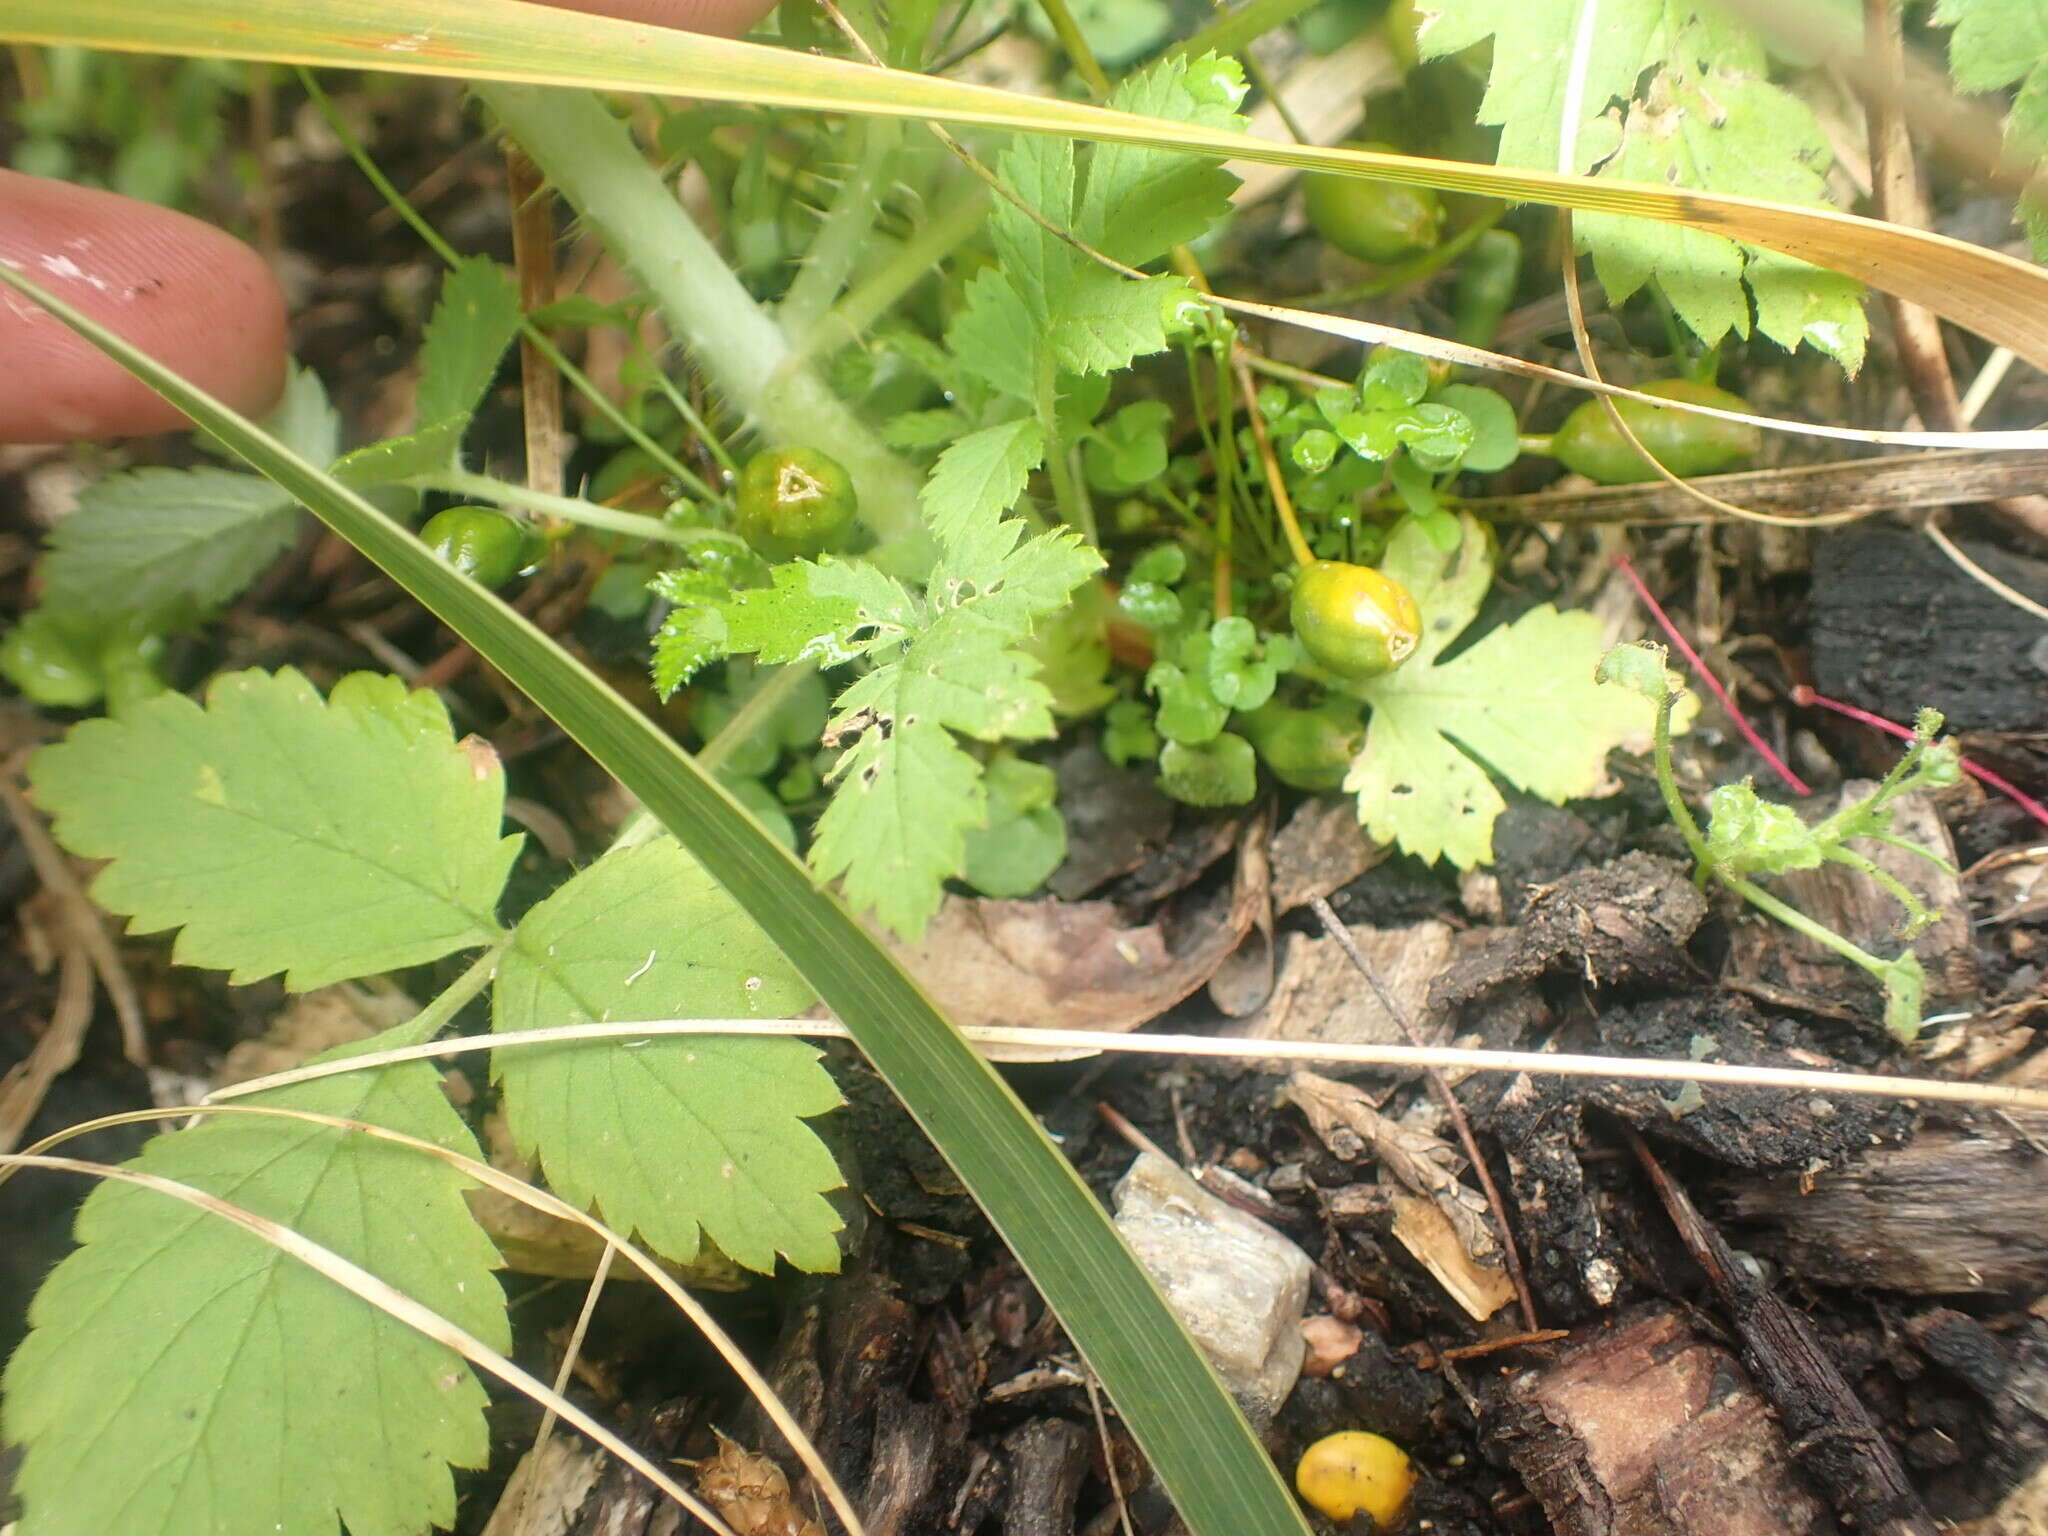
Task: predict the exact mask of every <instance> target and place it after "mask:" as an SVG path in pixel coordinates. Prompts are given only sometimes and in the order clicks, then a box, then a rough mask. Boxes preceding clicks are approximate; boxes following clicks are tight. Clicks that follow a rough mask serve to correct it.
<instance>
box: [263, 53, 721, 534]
mask: <svg viewBox="0 0 2048 1536" xmlns="http://www.w3.org/2000/svg"><path fill="white" fill-rule="evenodd" d="M299 83H300V84H301V85H303V86H304V87H305V90H306V96H307V99H308V100H310V101H311V102H312V103H313V104H314V105H315V106H316V107H318V108H319V109H320V113H321V115H322V116H323V117H325V118H326V119H327V126H328V127H329V128H331V129H333V130H334V134H335V137H336V138H338V139H339V140H340V141H341V147H342V148H343V150H345V151H346V152H347V154H348V157H349V159H351V160H353V161H354V162H355V166H356V169H357V170H359V171H361V172H362V174H363V179H364V180H365V181H367V182H369V184H370V186H371V187H372V188H373V189H374V190H375V191H376V193H377V195H378V196H379V197H381V198H383V199H384V201H385V203H386V205H387V206H389V207H390V209H391V210H392V212H394V213H396V214H397V215H398V216H399V218H401V219H402V220H404V221H405V223H406V225H407V226H408V227H409V228H410V229H411V230H412V232H413V233H414V234H416V235H418V236H419V237H420V240H421V242H422V243H424V244H425V246H426V247H427V249H428V250H430V251H432V252H433V253H434V254H435V255H436V256H438V257H440V258H441V260H442V261H443V262H445V263H446V264H447V265H448V266H451V267H452V266H454V265H455V264H456V263H457V262H458V261H460V260H461V259H462V258H461V256H460V255H459V254H458V253H457V251H456V249H455V247H454V246H452V245H450V244H449V243H448V242H447V241H446V240H443V239H442V238H441V232H440V231H439V230H438V229H436V228H434V226H433V225H432V224H430V223H428V222H427V220H426V217H425V215H423V214H422V213H421V212H420V211H419V210H418V209H417V208H415V207H413V205H412V203H411V202H410V201H409V200H408V199H407V198H406V195H405V194H404V193H403V192H401V191H399V190H398V187H397V185H396V184H395V183H393V181H392V180H391V178H390V177H388V176H386V175H385V174H384V169H383V167H382V166H380V165H378V164H377V162H376V161H375V160H374V159H373V158H371V155H370V152H369V150H368V149H366V148H364V146H363V143H362V141H361V140H360V139H358V138H357V137H356V136H355V134H354V133H352V132H351V131H350V130H349V126H348V122H347V120H346V119H345V118H343V117H342V115H341V114H340V113H339V112H338V111H336V110H335V107H334V103H333V102H332V101H330V100H329V99H328V97H327V93H326V92H325V91H323V90H321V88H320V82H319V80H318V79H317V78H316V77H315V76H314V74H313V71H311V70H310V69H301V70H300V71H299ZM519 332H520V334H521V335H522V336H524V337H525V338H526V340H527V341H529V342H531V343H532V344H533V346H534V348H535V350H536V351H538V352H539V353H540V355H541V356H542V357H544V358H546V359H547V362H548V366H549V367H550V368H553V369H554V370H555V371H556V372H557V373H559V374H561V375H562V377H563V378H565V379H567V380H568V381H569V384H570V387H571V388H573V389H574V390H575V391H576V392H577V393H578V394H579V395H581V396H583V398H584V399H585V400H587V401H589V402H590V406H591V409H593V410H594V411H596V412H597V413H598V414H599V415H600V416H602V417H604V419H605V420H606V421H608V422H610V423H611V424H612V426H613V427H615V428H616V429H617V430H618V432H619V433H620V435H622V436H623V437H624V438H625V439H626V440H627V441H628V442H630V443H631V444H633V446H634V447H636V448H638V449H639V450H640V451H641V452H642V453H644V454H646V455H647V456H648V457H649V458H651V459H653V460H654V462H655V463H657V464H659V465H660V466H661V467H662V468H663V469H665V470H667V471H668V472H669V473H670V474H672V475H674V476H675V477H676V478H677V479H678V480H680V481H681V482H682V483H683V484H684V485H686V486H688V487H689V488H690V489H692V490H694V491H696V492H697V494H699V495H700V496H704V497H706V498H707V499H709V498H714V497H715V496H716V494H717V493H716V492H714V491H713V490H712V489H711V487H710V486H708V485H706V484H705V483H704V482H703V481H702V480H700V479H699V478H698V477H697V476H696V475H695V474H694V473H692V472H691V470H690V468H689V467H688V466H687V465H685V464H684V463H683V462H682V461H681V460H680V459H678V458H676V456H675V455H674V454H672V453H670V452H669V451H668V450H667V449H666V448H664V447H662V446H661V444H660V443H657V442H656V441H655V440H654V439H653V438H652V437H650V436H648V435H647V433H645V432H643V431H642V430H641V429H640V428H639V426H638V425H636V424H635V423H634V422H633V421H632V420H631V418H629V417H628V416H627V415H626V413H625V412H623V411H621V410H620V409H619V408H618V406H616V405H614V404H613V403H612V400H611V397H610V396H609V395H607V394H605V392H604V391H603V390H601V389H599V388H598V387H597V386H596V385H595V384H593V383H592V382H591V381H590V378H589V376H588V375H587V374H585V373H584V372H583V370H582V369H580V368H578V367H577V366H576V365H575V364H574V363H572V362H570V361H569V359H568V358H567V357H565V356H563V354H562V350H561V348H559V347H557V346H556V345H555V344H554V342H553V341H552V340H551V339H550V338H549V337H548V335H547V333H546V332H544V331H542V330H541V328H540V327H539V326H537V325H535V324H534V323H533V322H532V321H531V320H527V319H524V318H522V319H521V320H520V322H519Z"/></svg>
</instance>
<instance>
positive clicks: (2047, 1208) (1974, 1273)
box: [1727, 1128, 2048, 1296]
mask: <svg viewBox="0 0 2048 1536" xmlns="http://www.w3.org/2000/svg"><path fill="white" fill-rule="evenodd" d="M1727 1209H1728V1211H1729V1214H1730V1215H1731V1216H1733V1217H1735V1218H1737V1219H1739V1220H1741V1221H1744V1222H1753V1223H1761V1224H1763V1225H1764V1227H1765V1228H1767V1231H1766V1232H1764V1233H1763V1234H1760V1235H1758V1236H1756V1237H1754V1238H1746V1239H1745V1241H1749V1242H1753V1243H1754V1245H1755V1246H1756V1247H1757V1248H1759V1249H1760V1250H1761V1251H1763V1252H1765V1253H1768V1254H1770V1255H1771V1256H1772V1257H1774V1258H1778V1259H1782V1260H1783V1261H1784V1262H1785V1263H1786V1264H1787V1265H1789V1266H1790V1267H1792V1268H1793V1269H1795V1270H1797V1271H1798V1272H1799V1273H1800V1274H1802V1275H1805V1276H1808V1277H1810V1278H1812V1279H1815V1280H1820V1281H1823V1282H1825V1283H1828V1284H1832V1285H1856V1286H1870V1287H1874V1288H1876V1289H1879V1290H1888V1291H1905V1292H1908V1293H1910V1294H1914V1295H1922V1296H1933V1295H1954V1294H1961V1293H1967V1292H2010V1293H2015V1294H2020V1295H2025V1294H2027V1293H2029V1292H2032V1291H2038V1290H2041V1289H2043V1288H2048V1176H2044V1171H2043V1165H2042V1158H2041V1155H2040V1154H2039V1153H2038V1152H2036V1151H2035V1150H2034V1149H2033V1148H2032V1147H2030V1146H2028V1145H2027V1144H2026V1143H2025V1142H2024V1141H2023V1140H2021V1138H2020V1137H2018V1136H2017V1135H2012V1134H1999V1133H1996V1132H1993V1133H1991V1134H1972V1133H1969V1132H1964V1131H1957V1130H1943V1129H1936V1128H1930V1129H1927V1130H1924V1131H1922V1132H1921V1133H1920V1134H1919V1135H1918V1136H1916V1137H1914V1138H1913V1140H1912V1141H1911V1142H1909V1143H1908V1144H1906V1145H1905V1146H1901V1147H1878V1148H1873V1149H1871V1150H1869V1151H1867V1152H1862V1153H1859V1154H1857V1155H1856V1156H1854V1157H1852V1158H1851V1159H1850V1160H1849V1161H1848V1163H1847V1164H1846V1165H1845V1166H1843V1167H1841V1168H1835V1169H1829V1170H1827V1171H1825V1172H1822V1173H1819V1174H1815V1175H1812V1176H1804V1175H1783V1176H1771V1177H1762V1178H1754V1179H1745V1180H1743V1181H1742V1182H1741V1183H1739V1184H1731V1185H1730V1186H1729V1187H1728V1190H1727Z"/></svg>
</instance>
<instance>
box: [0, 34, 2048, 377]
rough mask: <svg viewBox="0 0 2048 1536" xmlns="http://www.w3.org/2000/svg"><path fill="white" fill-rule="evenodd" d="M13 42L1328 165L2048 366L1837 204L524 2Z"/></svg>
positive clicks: (1933, 270) (2031, 306) (2013, 274)
mask: <svg viewBox="0 0 2048 1536" xmlns="http://www.w3.org/2000/svg"><path fill="white" fill-rule="evenodd" d="M0 38H4V39H6V40H10V41H16V42H39V43H77V44H82V45H84V46H87V47H93V48H111V49H120V50H125V51H129V52H136V51H143V52H156V53H179V54H193V55H202V56H209V57H214V58H242V59H270V60H276V61H280V62H284V63H290V64H308V65H320V66H330V67H338V68H349V69H370V70H381V71H395V72H398V73H404V74H425V75H443V76H450V77H456V78H462V79H470V80H503V81H510V82H513V83H519V84H528V85H577V86H586V87H590V88H593V89H597V90H611V91H646V92H651V93H654V94H657V95H677V96H690V97H694V98H697V99H700V100H706V101H743V102H753V103H756V104H759V105H762V106H771V107H788V108H794V109H799V110H813V111H835V112H855V113H863V114H867V115H870V116H883V117H907V118H921V119H931V120H935V121H944V122H951V123H958V124H963V125H980V126H985V127H992V128H1008V129H1015V130H1018V131H1020V132H1026V133H1050V134H1063V135H1068V136H1071V137H1074V138H1082V139H1097V140H1105V141H1117V142H1122V143H1129V144H1142V145H1147V146H1151V147H1154V148H1161V149H1178V150H1186V151H1192V152H1195V153H1201V154H1215V155H1222V156H1225V157H1227V158H1235V159H1240V160H1259V161H1264V162H1266V163H1269V164H1275V165H1294V166H1301V167H1303V168H1305V169H1315V170H1328V171H1336V172H1339V173H1346V174H1350V175H1359V176H1367V177H1371V178H1373V179H1376V180H1381V181H1394V182H1403V183H1408V184H1411V185H1426V186H1433V187H1440V188H1444V189H1447V190H1452V191H1459V192H1471V193H1477V194H1480V195H1482V196H1490V197H1506V198H1515V199H1520V200H1526V201H1529V202H1536V203H1548V204H1552V205H1555V206H1560V207H1571V208H1580V209H1590V210H1593V211H1596V212H1601V213H1620V214H1632V215H1635V216H1637V217H1640V218H1648V219H1659V220H1663V221H1665V222H1668V223H1676V224H1684V225H1688V226H1690V227H1692V228H1695V229H1704V230H1709V231H1711V232H1713V233H1715V234H1719V235H1725V236H1728V237H1729V238H1731V239H1735V240H1743V241H1747V242H1749V243H1750V244H1752V245H1758V246H1763V247H1765V248H1767V249H1770V250H1773V251H1778V252H1780V253H1782V254H1784V255H1788V256H1794V257H1797V258H1798V259H1800V260H1802V261H1809V262H1813V263H1815V264H1817V265H1820V266H1824V267H1829V268H1832V269H1833V270H1835V271H1837V272H1844V273H1847V274H1848V275H1850V276H1852V277H1855V278H1858V279H1860V280H1861V281H1863V282H1866V283H1868V284H1870V285H1871V286H1872V287H1874V288H1877V289H1880V290H1882V291H1884V292H1886V293H1894V294H1897V295H1898V296H1899V297H1901V298H1903V299H1907V300H1910V301H1911V302H1913V303H1915V304H1919V305H1922V306H1924V307H1925V308H1927V309H1931V310H1933V311H1934V312H1935V313H1936V314H1938V315H1942V316H1944V317H1946V318H1947V319H1950V320H1953V321H1955V322H1956V323H1957V324H1959V325H1963V326H1967V327H1968V328H1969V329H1971V330H1973V331H1976V332H1977V333H1978V334H1979V335H1980V336H1983V337H1985V338H1987V339H1988V340H1991V341H1994V342H1996V343H1998V344H1999V345H2001V346H2006V347H2009V348H2011V349H2012V350H2013V351H2014V352H2015V353H2017V354H2018V355H2019V356H2021V357H2023V358H2025V359H2026V360H2027V361H2028V362H2030V363H2033V364H2034V365H2035V366H2036V367H2041V368H2048V269H2043V268H2041V267H2036V266H2031V265H2029V264H2028V263H2026V262H2024V261H2019V260H2016V259H2015V258H2013V257H2010V256H2005V255H2002V254H2000V253H1999V252H1997V251H1990V250H1985V249H1983V248H1982V247H1979V246H1974V245H1969V244H1966V243H1964V242H1963V241H1960V240H1953V239H1950V238H1949V237H1947V236H1945V235H1937V234H1933V233H1930V232H1928V231H1926V230H1918V229H1908V228H1905V227H1904V226H1901V225H1896V224H1883V223H1879V222H1877V221H1875V220H1872V219H1864V218H1858V217H1855V216H1854V215H1851V214H1846V213H1838V212H1836V211H1834V210H1833V209H1827V208H1806V207H1796V206H1793V205H1790V204H1785V203H1772V202H1765V201H1762V200H1760V199H1756V198H1744V197H1728V196H1722V195H1719V194H1714V193H1707V192H1693V191H1684V190H1674V189H1673V188H1670V187H1662V186H1649V185H1645V184H1642V183H1636V182H1625V181H1613V180H1609V179H1607V178H1605V177H1602V178H1598V179H1595V178H1592V177H1586V176H1562V175H1557V174H1553V173H1547V172H1543V171H1528V170H1512V169H1506V168H1502V167H1498V166H1491V165H1468V164H1464V163H1462V162H1458V161H1451V160H1428V159H1423V158H1421V157H1419V156H1412V155H1389V154H1376V153H1371V152H1368V151H1363V150H1346V149H1319V148H1316V147H1314V146H1309V145H1298V144H1282V143H1276V142H1272V141H1269V140H1260V139H1248V138H1240V137H1238V136H1236V135H1234V134H1228V133H1220V132H1217V131H1215V130H1213V129H1203V128H1197V127H1195V126H1193V125H1191V124H1185V123H1170V122H1163V121H1157V120H1154V119H1151V118H1144V117H1136V116H1133V115H1131V114H1129V113H1124V112H1111V111H1107V110H1105V109H1103V108H1101V107H1091V106H1087V105H1085V104H1083V103H1080V102H1071V101H1059V100H1055V99H1052V98H1049V97H1042V96H1025V95H1021V94H1018V93H1016V92H1012V91H1001V90H996V89H993V88H991V87H988V86H978V85H970V84H967V83H965V82H963V81H958V80H945V79H937V78H933V77H931V76H926V75H917V74H910V73H906V72H904V71H900V70H886V69H878V68H871V67H869V66H867V65H863V64H854V63H850V62H848V61H846V60H843V59H831V58H824V57H820V56H818V55H815V54H809V53H803V52H799V51H797V50H794V49H785V48H768V47H762V46H760V45H758V44H753V43H742V42H732V41H729V40H727V39H724V38H712V37H698V36H695V35H693V34H691V33H687V32H677V31H672V30H668V29H665V28H661V27H647V26H639V25H636V24H634V23H631V22H622V21H612V20H608V19H606V18H603V17H598V16H586V15H582V14H578V13H571V12H568V11H558V10H555V9H553V8H551V7H549V6H546V5H537V4H532V3H530V0H293V3H292V4H291V5H289V6H282V5H279V4H277V3H275V0H179V3H177V4H175V5H148V6H139V5H136V4H135V3H134V0H8V4H7V7H6V14H5V16H4V17H0Z"/></svg>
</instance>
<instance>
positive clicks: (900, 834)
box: [811, 720, 988, 938]
mask: <svg viewBox="0 0 2048 1536" xmlns="http://www.w3.org/2000/svg"><path fill="white" fill-rule="evenodd" d="M835 772H836V773H838V774H839V775H840V780H839V789H838V792H837V793H836V794H834V795H833V797H832V801H831V803H830V804H829V805H827V806H826V807H825V812H824V814H823V815H822V816H820V817H819V818H818V825H817V828H816V831H815V834H814V838H813V841H812V843H811V867H812V868H813V869H815V870H816V871H817V872H818V876H819V878H820V879H824V880H837V879H841V878H844V880H845V882H846V896H847V899H848V900H849V901H850V902H852V903H853V905H855V906H856V907H860V908H863V909H865V910H868V911H871V912H873V913H874V915H875V917H876V918H877V919H878V920H879V921H881V922H882V923H883V924H884V925H885V926H887V927H889V928H891V929H893V930H895V931H896V932H897V933H899V934H901V935H903V936H904V937H905V938H915V937H916V936H917V935H918V934H921V933H923V932H924V929H925V925H926V924H927V923H929V922H930V921H931V920H932V915H933V914H934V913H936V912H937V911H938V910H939V901H940V898H941V896H942V894H943V890H942V888H943V886H944V883H945V882H946V881H947V880H948V879H950V878H951V877H952V876H954V875H956V874H958V873H959V872H960V871H961V870H962V869H964V868H965V867H966V863H967V841H966V839H967V833H968V831H969V830H970V829H971V828H974V827H978V826H980V825H981V823H982V821H983V820H984V818H986V817H987V815H988V801H987V798H986V796H985V795H984V794H983V792H982V787H981V764H980V763H979V762H977V761H976V760H975V759H974V758H973V756H972V755H970V754H969V753H967V752H965V751H963V750H962V749H961V747H960V746H959V744H958V743H957V742H955V741H954V740H953V738H952V737H951V736H950V735H948V734H947V733H946V730H945V728H944V727H943V726H940V725H936V724H933V723H931V722H929V721H925V720H916V721H913V722H911V723H909V724H899V725H897V726H895V727H894V729H893V730H891V731H890V732H889V733H888V734H887V735H884V734H883V733H882V732H881V731H880V730H868V731H865V732H863V733H862V734H861V736H860V737H859V739H858V740H857V741H855V743H854V744H853V746H852V747H851V748H849V749H848V751H847V753H846V755H845V756H844V757H842V758H841V759H840V760H839V764H838V767H837V769H836V770H835Z"/></svg>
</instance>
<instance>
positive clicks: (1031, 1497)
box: [1003, 1419, 1088, 1536]
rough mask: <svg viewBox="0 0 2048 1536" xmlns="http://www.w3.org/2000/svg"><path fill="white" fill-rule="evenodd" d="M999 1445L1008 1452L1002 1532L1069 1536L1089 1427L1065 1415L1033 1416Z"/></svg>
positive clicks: (1085, 1460)
mask: <svg viewBox="0 0 2048 1536" xmlns="http://www.w3.org/2000/svg"><path fill="white" fill-rule="evenodd" d="M1003 1449H1004V1450H1006V1451H1008V1452H1009V1453H1010V1502H1009V1507H1008V1508H1006V1509H1005V1510H1004V1511H1003V1533H1004V1536H1073V1532H1074V1501H1075V1499H1076V1498H1078V1497H1079V1496H1080V1492H1081V1482H1082V1479H1083V1478H1084V1477H1085V1476H1086V1475H1087V1472H1088V1432H1087V1431H1086V1430H1085V1429H1083V1428H1082V1427H1081V1426H1080V1425H1078V1424H1074V1423H1071V1422H1069V1421H1068V1420H1066V1419H1033V1420H1032V1421H1031V1422H1030V1423H1028V1424H1025V1425H1021V1426H1020V1427H1018V1428H1016V1429H1013V1430H1011V1431H1010V1433H1009V1434H1007V1435H1005V1436H1004V1437H1003Z"/></svg>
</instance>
